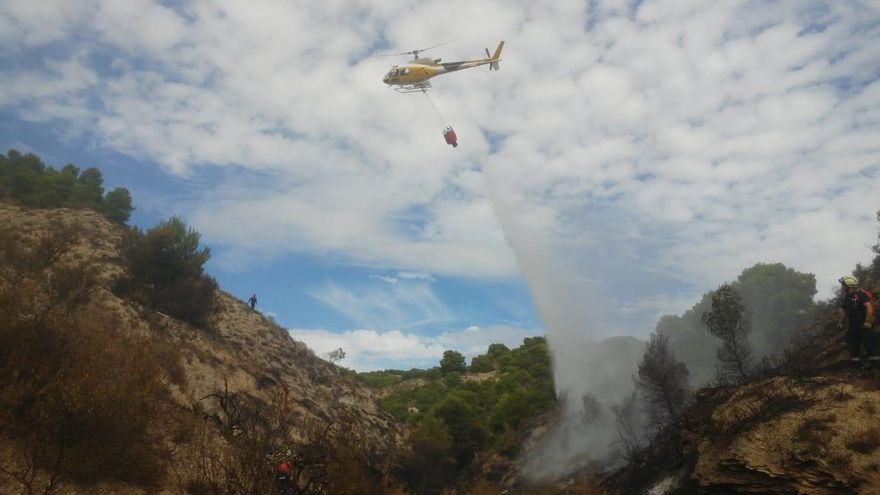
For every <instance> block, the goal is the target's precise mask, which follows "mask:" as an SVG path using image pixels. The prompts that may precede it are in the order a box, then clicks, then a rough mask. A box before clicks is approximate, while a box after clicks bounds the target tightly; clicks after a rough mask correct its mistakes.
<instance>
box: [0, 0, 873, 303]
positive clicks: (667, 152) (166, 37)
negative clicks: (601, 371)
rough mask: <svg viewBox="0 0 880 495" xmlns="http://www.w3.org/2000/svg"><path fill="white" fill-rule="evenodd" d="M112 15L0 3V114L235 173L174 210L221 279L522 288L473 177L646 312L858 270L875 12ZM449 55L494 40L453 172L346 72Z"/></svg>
mask: <svg viewBox="0 0 880 495" xmlns="http://www.w3.org/2000/svg"><path fill="white" fill-rule="evenodd" d="M118 4H119V2H111V1H94V2H58V3H51V4H49V3H46V2H36V3H35V2H17V1H13V2H7V3H4V4H3V6H2V7H0V33H2V35H0V39H2V40H3V41H8V40H10V39H15V40H16V42H15V43H11V44H10V43H4V44H3V46H4V48H3V54H4V55H6V56H7V57H11V58H9V60H10V63H9V64H8V65H6V66H4V67H3V68H2V69H0V83H2V85H3V87H4V92H3V96H0V107H2V108H4V109H12V110H16V111H18V112H19V113H20V115H21V116H22V117H23V118H30V119H36V120H42V121H50V122H64V123H67V124H69V126H68V128H69V129H74V130H77V131H78V132H79V133H81V134H84V135H89V136H90V138H91V140H92V141H93V142H94V143H96V144H98V145H102V146H106V147H109V148H113V149H115V150H117V151H122V152H125V153H129V154H132V155H135V156H138V157H140V158H143V159H145V160H154V161H158V162H159V163H161V164H163V165H164V166H165V167H167V169H168V170H170V171H171V172H173V173H175V174H178V175H180V176H194V175H198V174H212V173H214V172H215V171H216V170H217V169H219V168H226V169H229V170H231V171H241V172H242V173H244V172H245V171H247V172H248V173H251V174H255V176H258V177H262V182H260V181H256V182H255V181H248V182H247V183H241V182H240V181H238V180H237V179H236V177H237V176H239V175H240V174H238V173H230V174H229V177H230V178H229V179H228V180H227V181H224V182H223V183H222V184H221V185H220V186H219V187H217V188H214V189H212V190H210V191H205V192H204V194H203V195H201V196H196V197H194V198H193V199H192V200H191V201H190V202H188V203H187V204H186V205H183V206H182V207H185V208H186V212H187V217H188V220H189V221H190V222H191V223H192V224H193V225H194V226H195V227H196V228H197V229H198V230H199V231H201V232H202V233H203V234H204V237H205V239H206V240H208V241H209V242H210V243H211V244H212V245H214V246H225V247H226V248H227V249H224V250H222V252H223V254H222V256H221V257H220V258H219V259H218V261H219V262H220V263H221V265H223V266H225V267H235V266H238V267H241V266H244V265H246V264H247V263H248V262H249V261H248V260H251V259H258V260H260V259H265V258H266V257H272V256H278V255H281V254H283V253H285V252H288V251H297V252H305V253H320V254H322V255H330V256H333V257H335V258H336V259H339V260H341V261H343V262H346V263H353V264H358V265H366V266H372V267H379V268H384V269H397V270H403V271H408V272H431V273H435V274H438V275H454V276H465V277H473V278H486V277H510V276H515V275H516V274H517V273H518V270H519V268H518V267H517V265H516V263H515V262H514V258H513V256H512V255H511V251H510V249H509V247H508V244H507V241H506V239H505V235H506V236H507V237H510V233H504V232H502V230H501V229H500V227H499V222H498V221H497V218H496V215H497V214H498V213H497V212H496V211H494V210H493V205H492V203H491V202H490V201H489V200H488V199H487V192H486V186H487V184H486V180H487V172H488V171H489V168H495V169H497V172H492V174H490V175H489V176H488V180H490V181H496V182H498V183H496V184H493V185H490V187H493V188H495V190H496V191H497V193H498V194H502V195H507V196H509V198H508V199H507V200H506V201H510V202H512V204H513V207H514V208H515V209H516V211H517V212H518V213H517V214H518V215H519V217H518V221H521V222H522V224H521V226H520V227H518V228H522V229H525V230H527V231H528V235H527V236H525V238H536V237H547V239H546V240H544V241H542V242H545V243H546V244H547V245H550V246H554V249H557V250H562V251H565V250H567V249H568V250H577V249H582V248H583V247H584V246H591V247H590V250H589V251H588V253H589V255H590V256H600V255H601V256H605V257H607V258H609V259H607V260H605V262H604V264H605V265H606V266H615V267H616V268H617V271H616V272H615V275H614V276H615V277H616V278H618V279H621V280H628V281H630V282H631V283H632V284H636V285H637V284H639V281H640V279H641V278H642V277H643V276H644V272H645V271H649V272H652V273H654V272H658V271H659V272H663V273H664V276H665V277H666V278H667V280H668V281H669V283H667V284H666V285H665V286H662V287H661V286H658V287H661V288H659V289H657V290H655V293H654V294H647V295H646V297H659V296H660V294H659V292H662V291H673V292H678V293H679V294H683V293H692V292H694V291H697V292H699V291H701V290H705V289H708V288H711V287H712V286H714V285H717V284H718V283H720V282H721V281H723V280H726V279H730V278H731V277H733V276H735V275H736V274H737V273H738V272H739V271H740V270H741V269H742V268H744V266H743V264H744V263H751V262H754V261H768V262H772V261H782V262H785V263H787V264H791V265H792V266H793V267H794V268H796V269H799V270H803V271H811V272H814V273H816V274H817V275H819V278H820V286H822V287H824V286H823V285H822V283H821V280H822V279H823V278H824V277H827V276H830V275H832V274H835V273H839V272H840V271H842V270H846V269H848V267H851V266H853V265H854V264H855V262H857V261H864V260H865V259H866V258H868V257H869V256H870V251H869V250H868V249H867V246H868V245H870V244H871V243H872V242H873V241H874V237H875V228H874V225H873V222H874V220H873V218H872V216H871V213H872V212H873V211H876V210H877V208H878V207H880V200H878V196H877V195H876V194H875V193H876V190H877V186H878V182H880V171H878V169H880V164H878V160H877V156H880V155H878V151H880V144H878V143H880V139H877V136H878V135H880V132H878V131H880V128H878V126H880V124H878V121H880V82H878V81H877V73H876V69H875V68H876V67H877V66H878V65H880V52H878V51H877V50H876V49H875V47H876V46H877V42H878V38H880V31H878V28H877V23H876V21H877V19H880V14H878V11H877V9H876V8H875V6H872V5H871V4H870V3H866V2H834V3H828V2H814V1H808V2H775V3H773V4H766V3H762V2H758V3H755V2H749V1H739V0H725V1H719V2H713V3H712V4H711V5H710V4H706V3H705V2H697V1H682V0H646V1H644V2H639V3H636V4H634V3H632V2H626V1H603V2H589V3H587V4H586V5H585V4H584V2H580V1H566V2H550V3H547V2H544V3H541V2H538V3H535V2H526V1H521V2H501V1H488V2H479V3H473V2H467V1H465V0H454V1H452V2H435V1H428V2H411V1H398V2H371V1H368V0H361V1H358V2H355V3H351V2H312V3H306V4H296V3H290V2H285V1H272V0H263V1H259V2H250V3H247V4H234V5H233V4H229V3H219V2H215V1H211V0H194V1H192V2H188V3H184V4H181V5H177V6H174V7H173V8H172V7H169V6H168V5H166V4H165V3H161V2H155V1H148V0H139V1H138V2H136V3H132V2H129V3H128V4H126V5H118ZM46 5H51V7H52V8H47V7H46ZM425 18H430V19H432V22H431V23H430V26H428V27H426V24H425V23H424V22H423V20H424V19H425ZM450 26H454V28H451V27H450ZM453 38H460V41H458V42H457V43H453V44H449V45H445V46H443V47H440V48H437V49H436V50H434V52H433V53H432V55H433V56H437V57H441V56H442V57H443V58H444V59H445V60H449V59H455V58H466V57H473V56H477V55H479V54H480V53H481V50H482V48H483V46H487V47H490V48H491V47H492V46H493V45H494V43H495V42H496V41H497V40H498V39H505V40H506V41H507V45H506V48H505V52H504V54H503V58H504V61H503V62H502V64H501V65H502V70H501V71H500V72H499V73H497V74H495V73H493V74H487V73H484V72H481V71H480V70H472V71H468V72H463V73H460V74H456V75H451V76H443V77H441V78H438V79H437V80H436V82H435V91H434V92H433V99H434V102H435V103H436V105H437V107H438V108H439V109H440V111H441V112H442V114H443V115H444V116H445V118H446V119H448V121H450V122H452V123H453V124H454V125H455V127H456V130H457V132H458V134H459V140H460V143H461V146H459V148H457V149H455V150H453V149H452V148H449V147H448V146H446V145H445V144H444V143H443V141H442V139H441V138H440V135H439V128H440V124H441V123H440V121H439V120H438V119H437V117H436V115H434V114H433V109H432V106H431V104H430V103H429V102H428V101H427V99H426V98H424V97H423V96H422V95H399V94H396V93H395V92H393V91H391V90H390V89H388V88H385V87H383V85H382V84H381V82H380V81H379V78H380V76H381V74H382V73H383V72H384V71H385V70H386V68H387V65H385V64H386V62H388V60H382V59H368V58H365V56H366V55H369V54H370V53H371V50H372V49H379V50H381V51H386V52H387V51H394V50H406V49H412V48H414V47H421V46H425V45H429V44H431V43H435V42H439V41H445V40H448V39H453ZM58 43H63V44H64V45H65V48H63V49H62V48H60V47H59V46H58ZM371 47H372V48H371ZM50 48H51V49H50ZM43 50H45V51H43ZM47 54H51V55H50V56H49V55H47ZM28 55H30V56H31V57H30V61H25V59H28ZM108 60H109V62H108ZM391 60H392V61H394V62H399V61H398V60H394V59H391ZM401 61H402V60H401ZM484 130H486V131H491V132H492V133H495V135H497V136H499V137H500V139H503V141H501V142H497V143H489V142H488V141H487V140H486V139H485V138H484V136H483V133H482V131H484ZM490 144H491V145H492V146H490ZM495 146H497V151H495V152H490V149H494V147H495ZM845 199H846V200H847V201H850V202H845V201H844V200H845ZM854 209H857V210H860V212H861V213H867V214H861V213H860V214H854V212H853V210H854ZM231 225H234V226H235V228H230V226H231ZM508 228H510V227H508ZM585 243H586V244H585ZM533 254H541V253H540V252H538V253H533ZM585 256H586V255H585ZM767 258H772V259H767ZM590 276H591V277H594V278H595V277H599V276H604V275H601V274H591V275H590ZM681 281H686V286H680V285H679V286H676V285H675V284H676V283H677V282H678V283H681ZM823 295H827V292H824V293H823ZM666 299H670V300H674V299H676V297H675V296H674V295H673V296H670V297H667V298H666Z"/></svg>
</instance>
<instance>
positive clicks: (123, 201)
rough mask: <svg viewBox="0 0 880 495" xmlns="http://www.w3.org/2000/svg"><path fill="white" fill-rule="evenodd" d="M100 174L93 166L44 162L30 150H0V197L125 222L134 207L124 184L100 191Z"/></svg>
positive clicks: (40, 206)
mask: <svg viewBox="0 0 880 495" xmlns="http://www.w3.org/2000/svg"><path fill="white" fill-rule="evenodd" d="M103 184H104V176H103V174H102V173H101V171H100V170H98V169H97V168H94V167H89V168H86V169H80V167H77V166H76V165H73V164H67V165H65V166H64V167H62V168H61V169H60V170H56V169H54V168H52V167H49V166H47V165H46V164H44V163H43V161H42V160H40V158H39V157H38V156H36V155H34V154H33V153H26V154H22V153H20V152H18V151H16V150H9V151H8V152H7V153H6V154H5V155H4V154H0V199H2V200H6V201H12V202H16V203H19V204H21V205H23V206H29V207H34V208H90V209H92V210H95V211H98V212H100V213H101V214H103V215H104V216H105V217H107V218H109V219H110V220H112V221H114V222H119V223H125V222H127V221H128V219H129V217H130V216H131V212H132V211H133V210H134V208H133V207H132V202H131V194H130V193H129V191H128V189H126V188H124V187H117V188H115V189H113V190H112V191H108V192H107V193H105V192H104V186H103Z"/></svg>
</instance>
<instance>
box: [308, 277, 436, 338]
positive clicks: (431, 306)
mask: <svg viewBox="0 0 880 495" xmlns="http://www.w3.org/2000/svg"><path fill="white" fill-rule="evenodd" d="M309 293H310V294H311V296H312V297H314V298H315V299H317V300H318V301H320V302H321V303H323V304H324V305H326V306H327V307H329V308H331V309H333V310H334V311H336V312H337V313H340V314H342V315H344V316H346V317H347V318H349V319H350V320H352V321H353V322H355V323H356V324H358V325H361V326H364V327H381V328H387V327H398V328H410V327H416V326H422V325H429V324H437V323H444V322H449V321H451V320H452V318H453V315H452V313H451V312H450V310H449V309H448V308H447V307H446V305H445V304H444V303H443V302H442V301H441V300H440V298H438V297H437V296H436V295H435V294H434V292H433V290H432V289H431V287H430V286H429V285H428V284H427V283H425V282H423V281H408V280H406V279H401V280H399V281H397V282H395V283H393V284H385V285H378V286H365V287H360V288H351V286H342V285H340V284H338V283H334V282H327V283H326V284H325V285H323V286H321V287H316V288H313V289H311V290H310V291H309Z"/></svg>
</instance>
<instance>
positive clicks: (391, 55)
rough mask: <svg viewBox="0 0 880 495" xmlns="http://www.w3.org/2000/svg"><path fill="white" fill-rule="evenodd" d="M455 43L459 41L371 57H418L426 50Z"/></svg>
mask: <svg viewBox="0 0 880 495" xmlns="http://www.w3.org/2000/svg"><path fill="white" fill-rule="evenodd" d="M453 41H457V38H456V39H453V40H449V41H444V42H443V43H437V44H436V45H432V46H429V47H428V48H419V49H418V50H410V51H408V52H400V53H383V54H381V55H372V56H370V58H382V57H399V56H401V55H415V56H418V54H419V53H420V52H423V51H425V50H430V49H431V48H437V47H438V46H443V45H448V44H449V43H452V42H453Z"/></svg>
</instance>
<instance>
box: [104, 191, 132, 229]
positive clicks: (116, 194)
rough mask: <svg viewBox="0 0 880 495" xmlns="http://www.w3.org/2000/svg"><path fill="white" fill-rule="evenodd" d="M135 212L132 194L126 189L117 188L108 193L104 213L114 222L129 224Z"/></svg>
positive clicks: (105, 198)
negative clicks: (132, 204)
mask: <svg viewBox="0 0 880 495" xmlns="http://www.w3.org/2000/svg"><path fill="white" fill-rule="evenodd" d="M133 210H134V208H133V207H132V206H131V193H129V192H128V189H126V188H124V187H117V188H116V189H114V190H112V191H110V192H108V193H107V195H106V196H105V197H104V208H103V210H102V213H104V216H105V217H107V218H109V219H110V220H113V221H114V222H119V223H125V222H127V221H128V219H129V217H131V212H132V211H133Z"/></svg>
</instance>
